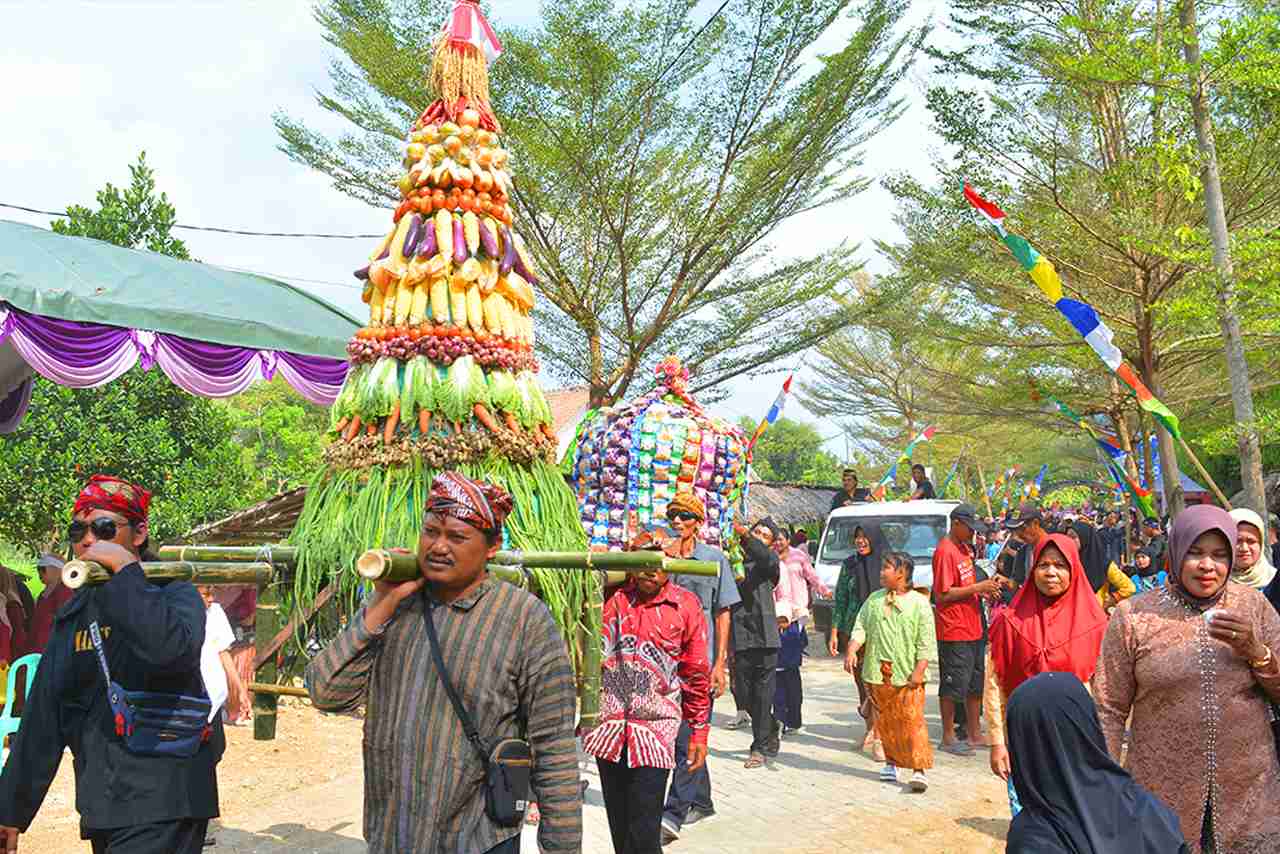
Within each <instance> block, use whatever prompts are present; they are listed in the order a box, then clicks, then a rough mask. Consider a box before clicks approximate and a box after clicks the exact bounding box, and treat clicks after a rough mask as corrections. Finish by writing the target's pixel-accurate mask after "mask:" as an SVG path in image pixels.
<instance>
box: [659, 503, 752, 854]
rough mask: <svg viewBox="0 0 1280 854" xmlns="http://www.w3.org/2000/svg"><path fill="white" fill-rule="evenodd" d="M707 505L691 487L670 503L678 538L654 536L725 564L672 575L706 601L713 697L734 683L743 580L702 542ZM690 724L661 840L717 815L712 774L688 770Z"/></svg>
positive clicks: (683, 731)
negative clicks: (732, 662) (732, 627)
mask: <svg viewBox="0 0 1280 854" xmlns="http://www.w3.org/2000/svg"><path fill="white" fill-rule="evenodd" d="M706 517H707V509H706V505H704V504H703V503H702V500H701V499H699V498H698V497H697V496H695V495H694V494H693V493H690V492H681V493H678V494H677V495H676V497H675V498H674V499H672V501H671V503H670V504H669V505H668V507H667V522H668V524H670V526H671V529H672V530H673V531H675V534H676V536H675V537H674V538H671V537H667V536H665V535H663V534H660V533H659V534H655V535H654V537H653V539H654V542H656V543H657V544H658V545H660V546H661V547H662V550H663V551H664V552H665V553H666V554H667V555H668V556H670V557H682V558H691V559H692V560H708V561H715V562H716V563H719V564H720V574H719V575H718V576H716V577H704V576H699V575H681V576H677V577H675V578H673V579H672V580H673V581H674V582H675V583H677V584H679V585H680V586H681V587H683V588H685V589H686V590H689V591H690V592H692V593H693V594H694V595H695V596H697V597H698V601H699V602H700V603H702V616H703V618H704V619H705V620H706V621H707V660H708V661H710V662H711V697H712V702H714V701H715V698H716V697H719V696H720V695H721V694H723V693H724V692H725V688H726V687H727V686H728V683H729V676H728V656H729V608H730V607H731V606H733V605H736V604H738V602H739V601H741V598H740V597H739V595H738V585H737V583H736V582H735V581H734V578H733V569H732V567H730V566H729V559H728V558H727V557H725V554H724V552H722V551H720V549H717V548H715V547H714V546H709V545H707V544H706V543H702V542H699V541H698V533H699V531H701V529H702V525H703V523H704V522H705V521H706ZM689 735H690V731H689V725H688V724H686V723H682V724H681V725H680V732H679V734H678V735H677V736H676V767H675V769H674V771H673V772H672V774H671V788H670V789H669V790H668V792H667V804H666V807H665V808H664V810H663V816H662V842H663V844H664V845H665V844H666V843H668V842H674V841H675V840H676V839H679V838H680V829H681V828H682V827H683V826H684V824H685V822H686V821H688V822H690V823H692V822H694V821H697V820H698V819H701V818H706V817H707V816H710V815H714V814H715V811H716V810H715V806H714V805H713V804H712V803H711V774H710V773H709V771H708V770H707V765H706V763H705V762H704V763H703V764H702V767H700V768H699V769H698V770H697V771H694V772H692V773H690V772H689V761H688V755H689Z"/></svg>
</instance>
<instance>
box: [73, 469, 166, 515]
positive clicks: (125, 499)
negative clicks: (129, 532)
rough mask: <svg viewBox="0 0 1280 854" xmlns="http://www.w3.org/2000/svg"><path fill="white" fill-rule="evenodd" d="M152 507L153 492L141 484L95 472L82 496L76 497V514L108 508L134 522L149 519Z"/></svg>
mask: <svg viewBox="0 0 1280 854" xmlns="http://www.w3.org/2000/svg"><path fill="white" fill-rule="evenodd" d="M150 507H151V493H150V492H147V491H146V490H145V489H143V488H142V487H141V486H137V485H136V484H132V483H129V482H128V481H125V480H120V478H118V477H111V476H110V475H105V474H95V475H94V476H93V477H91V478H89V482H88V483H87V484H85V487H84V489H82V490H80V496H79V497H78V498H76V504H75V508H74V509H73V510H72V511H71V512H72V513H74V514H77V515H78V514H80V513H85V512H88V511H90V510H107V511H110V512H112V513H118V514H120V515H121V516H123V517H124V518H126V519H128V520H129V521H130V522H132V523H133V524H135V525H136V524H139V523H141V522H145V521H147V510H148V509H149V508H150Z"/></svg>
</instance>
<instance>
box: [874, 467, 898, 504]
mask: <svg viewBox="0 0 1280 854" xmlns="http://www.w3.org/2000/svg"><path fill="white" fill-rule="evenodd" d="M897 479H898V464H897V463H894V464H893V465H892V466H890V467H889V470H888V471H887V472H885V474H884V477H882V478H880V482H879V483H877V484H876V488H875V489H873V490H872V491H871V497H872V498H873V499H875V500H876V501H884V495H885V490H887V489H888V488H889V484H891V483H893V482H894V481H895V480H897Z"/></svg>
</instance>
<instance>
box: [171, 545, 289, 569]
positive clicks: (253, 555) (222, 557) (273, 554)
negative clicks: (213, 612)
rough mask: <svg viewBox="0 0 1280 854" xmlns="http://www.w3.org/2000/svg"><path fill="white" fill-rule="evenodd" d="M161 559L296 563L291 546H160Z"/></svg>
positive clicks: (205, 561)
mask: <svg viewBox="0 0 1280 854" xmlns="http://www.w3.org/2000/svg"><path fill="white" fill-rule="evenodd" d="M159 556H160V559H161V560H186V561H193V562H195V563H210V562H215V563H272V564H279V565H281V566H288V567H292V566H295V565H297V563H298V550H297V549H296V548H294V547H293V546H161V548H160V551H159Z"/></svg>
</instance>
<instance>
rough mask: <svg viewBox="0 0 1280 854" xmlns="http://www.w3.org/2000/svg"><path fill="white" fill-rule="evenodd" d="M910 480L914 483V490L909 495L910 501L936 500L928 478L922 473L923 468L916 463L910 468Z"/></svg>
mask: <svg viewBox="0 0 1280 854" xmlns="http://www.w3.org/2000/svg"><path fill="white" fill-rule="evenodd" d="M911 480H912V481H914V483H915V488H914V490H913V491H912V493H911V499H910V500H912V501H919V500H921V499H923V498H937V496H936V495H934V494H933V484H932V483H930V482H929V478H928V476H926V475H925V473H924V466H922V465H920V464H919V463H916V464H915V465H913V466H912V467H911Z"/></svg>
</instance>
